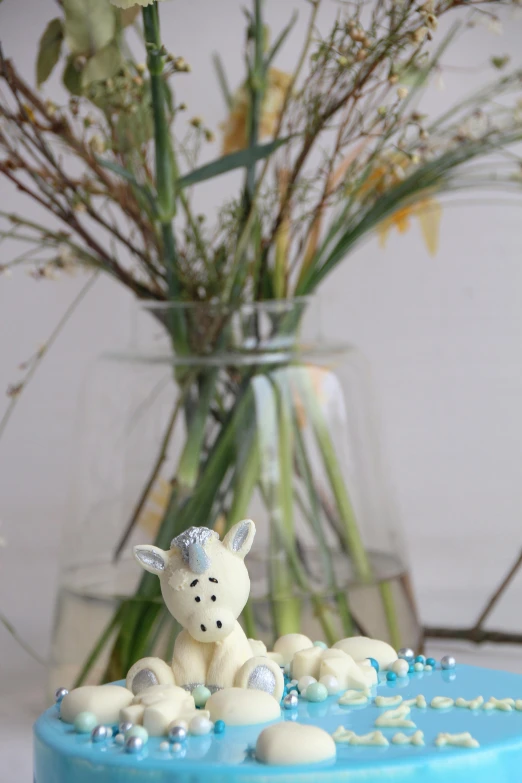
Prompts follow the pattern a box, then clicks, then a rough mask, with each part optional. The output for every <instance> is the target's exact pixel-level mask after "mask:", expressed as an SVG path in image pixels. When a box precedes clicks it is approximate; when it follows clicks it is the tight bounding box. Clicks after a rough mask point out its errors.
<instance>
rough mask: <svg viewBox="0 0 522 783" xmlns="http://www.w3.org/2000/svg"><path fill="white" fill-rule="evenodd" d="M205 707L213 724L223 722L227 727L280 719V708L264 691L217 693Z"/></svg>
mask: <svg viewBox="0 0 522 783" xmlns="http://www.w3.org/2000/svg"><path fill="white" fill-rule="evenodd" d="M205 706H206V708H207V710H208V712H209V713H210V719H211V720H212V721H213V722H214V723H215V722H216V721H217V720H223V721H225V723H226V725H227V726H249V725H254V724H257V723H268V722H269V721H272V720H277V719H278V718H280V717H281V708H280V706H279V703H278V702H277V701H276V700H275V699H274V698H273V696H271V695H270V694H269V693H266V692H265V691H257V690H251V689H249V690H247V689H245V688H224V689H223V690H222V691H217V692H216V693H213V694H212V696H211V697H210V699H209V700H208V701H207V703H206V705H205Z"/></svg>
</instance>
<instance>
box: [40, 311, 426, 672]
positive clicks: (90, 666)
mask: <svg viewBox="0 0 522 783" xmlns="http://www.w3.org/2000/svg"><path fill="white" fill-rule="evenodd" d="M318 311H319V304H318V301H317V300H316V299H312V300H310V299H307V298H300V299H294V300H284V301H282V300H281V301H280V300H276V301H268V302H262V303H253V304H243V305H241V306H240V307H238V308H234V309H231V308H228V307H224V306H222V305H220V304H208V303H205V304H199V303H188V304H161V303H159V304H156V303H145V304H141V305H140V306H139V307H137V309H136V314H135V318H134V323H133V328H132V341H131V343H132V344H131V346H130V348H129V350H126V351H119V352H114V353H112V354H107V355H105V356H104V357H102V358H101V359H100V360H99V361H98V362H97V363H96V367H95V368H93V371H92V372H91V374H90V378H89V382H88V383H87V384H86V386H85V392H84V398H85V399H84V401H83V404H82V405H81V406H80V418H81V425H80V433H83V434H80V435H79V436H78V444H79V448H78V464H77V466H76V475H77V479H76V481H75V482H74V483H75V486H76V490H75V493H74V496H73V504H72V512H71V520H70V523H69V524H68V525H67V529H66V535H65V540H64V555H63V569H62V578H61V585H60V593H59V598H58V602H57V611H56V622H55V634H54V642H53V652H52V669H51V675H52V676H51V687H53V688H54V687H58V686H59V685H69V686H70V685H72V684H78V683H80V682H87V681H90V682H94V681H100V680H111V679H118V678H120V677H123V676H125V674H126V672H127V670H128V669H129V668H130V666H131V665H132V663H134V661H135V660H137V659H139V658H140V657H143V656H145V655H150V654H156V655H160V657H163V658H165V659H168V658H169V657H170V655H171V652H172V647H173V644H174V639H175V636H176V634H177V633H178V631H179V628H178V627H177V626H176V623H175V621H174V620H173V619H172V618H171V617H170V615H169V614H168V613H167V611H166V610H165V609H164V607H163V602H162V600H161V595H160V589H159V580H158V579H157V577H154V576H153V575H151V574H143V572H140V570H139V568H138V566H137V564H136V563H135V562H134V561H133V559H132V546H133V545H134V544H137V543H156V544H157V545H158V546H161V547H162V548H164V549H168V547H169V545H170V541H171V540H172V539H173V538H174V537H175V536H176V535H178V534H179V533H180V532H181V531H182V530H184V529H186V528H187V527H190V526H192V525H203V526H207V527H212V528H214V529H215V530H217V531H218V532H219V533H220V535H223V534H224V533H225V532H226V531H227V530H228V529H229V528H230V527H231V526H232V525H233V524H234V523H235V522H237V521H238V520H240V519H242V518H245V517H250V518H252V519H254V521H255V523H256V528H257V533H256V539H255V543H254V546H253V549H252V551H251V553H250V555H249V557H248V567H249V571H250V575H251V583H252V587H251V596H250V600H249V602H248V604H247V606H246V608H245V610H244V612H243V614H242V616H241V618H240V622H242V624H243V626H244V628H245V630H246V632H247V635H248V636H249V637H251V638H258V639H262V640H263V641H264V642H265V643H266V644H267V646H268V647H269V649H270V645H271V644H272V643H273V641H274V639H275V638H276V637H277V636H280V635H281V634H284V633H290V632H295V631H299V632H301V633H305V634H307V635H308V636H309V637H310V638H311V639H312V640H319V639H320V640H323V641H325V642H326V643H328V644H332V643H333V642H334V641H336V640H337V639H340V638H343V637H346V636H349V635H352V634H362V635H367V636H373V637H376V638H380V639H385V640H388V641H390V642H391V643H392V644H393V645H394V646H395V647H396V648H398V647H400V646H403V645H408V646H412V647H413V648H417V647H418V645H419V642H420V628H419V623H418V620H417V615H416V610H415V603H414V599H413V595H412V590H411V585H410V580H409V576H408V567H407V560H406V556H405V549H404V543H403V540H402V536H401V533H400V527H399V523H398V518H397V512H396V508H395V502H394V499H393V497H392V493H391V491H390V487H389V482H388V478H387V472H386V462H385V460H384V459H383V455H382V447H381V441H380V437H379V427H378V419H377V413H376V408H375V404H374V402H373V393H372V384H371V378H370V373H369V370H368V366H367V363H366V362H365V360H364V358H363V357H362V356H361V354H360V353H359V352H358V351H357V350H356V349H355V348H354V347H352V346H351V345H349V344H346V343H340V342H339V343H337V342H333V341H331V340H324V339H322V338H321V337H320V334H321V331H320V318H319V312H318Z"/></svg>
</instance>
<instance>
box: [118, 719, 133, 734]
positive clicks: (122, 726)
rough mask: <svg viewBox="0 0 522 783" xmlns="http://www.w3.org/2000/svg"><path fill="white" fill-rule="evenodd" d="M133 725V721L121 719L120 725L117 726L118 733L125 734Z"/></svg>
mask: <svg viewBox="0 0 522 783" xmlns="http://www.w3.org/2000/svg"><path fill="white" fill-rule="evenodd" d="M133 726H134V723H132V721H130V720H122V722H121V723H120V725H119V726H118V731H119V732H120V734H126V733H127V732H128V731H130V729H132V727H133Z"/></svg>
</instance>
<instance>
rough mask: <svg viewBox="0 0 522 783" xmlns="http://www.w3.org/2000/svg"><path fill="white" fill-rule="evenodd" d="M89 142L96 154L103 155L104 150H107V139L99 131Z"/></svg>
mask: <svg viewBox="0 0 522 783" xmlns="http://www.w3.org/2000/svg"><path fill="white" fill-rule="evenodd" d="M89 144H90V147H91V149H92V151H93V152H94V153H95V154H96V155H101V154H102V152H105V141H104V139H103V138H102V136H100V134H99V133H95V134H94V136H91V139H90V141H89Z"/></svg>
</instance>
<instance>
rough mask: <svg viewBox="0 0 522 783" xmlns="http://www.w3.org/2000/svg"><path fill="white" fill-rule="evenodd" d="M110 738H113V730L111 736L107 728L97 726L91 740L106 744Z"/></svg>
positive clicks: (92, 732)
mask: <svg viewBox="0 0 522 783" xmlns="http://www.w3.org/2000/svg"><path fill="white" fill-rule="evenodd" d="M109 736H112V730H111V732H110V734H109V730H108V729H107V726H103V725H100V726H95V727H94V728H93V730H92V731H91V740H92V741H93V742H105V740H107V739H109Z"/></svg>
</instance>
